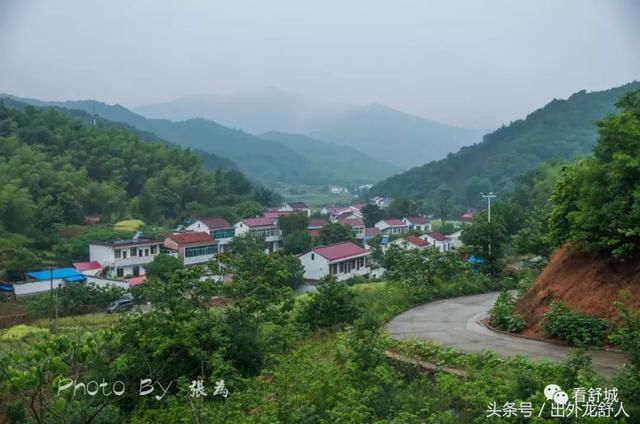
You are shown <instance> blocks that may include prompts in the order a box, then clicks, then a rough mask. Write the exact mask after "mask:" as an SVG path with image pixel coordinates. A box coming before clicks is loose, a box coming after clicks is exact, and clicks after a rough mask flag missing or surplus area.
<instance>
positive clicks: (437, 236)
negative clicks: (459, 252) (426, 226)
mask: <svg viewBox="0 0 640 424" xmlns="http://www.w3.org/2000/svg"><path fill="white" fill-rule="evenodd" d="M420 237H421V238H423V239H425V240H426V241H427V242H428V243H429V245H430V246H433V247H435V248H437V249H439V250H440V251H441V252H448V251H449V250H451V249H452V248H453V244H452V242H451V240H450V239H449V238H448V237H447V236H445V235H443V234H441V233H438V232H435V231H433V232H431V233H427V234H425V235H423V236H420Z"/></svg>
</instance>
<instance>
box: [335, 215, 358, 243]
mask: <svg viewBox="0 0 640 424" xmlns="http://www.w3.org/2000/svg"><path fill="white" fill-rule="evenodd" d="M338 222H339V223H340V224H343V225H347V226H349V227H351V231H353V235H354V236H355V238H356V239H358V240H362V239H363V238H364V222H363V221H362V219H360V218H338Z"/></svg>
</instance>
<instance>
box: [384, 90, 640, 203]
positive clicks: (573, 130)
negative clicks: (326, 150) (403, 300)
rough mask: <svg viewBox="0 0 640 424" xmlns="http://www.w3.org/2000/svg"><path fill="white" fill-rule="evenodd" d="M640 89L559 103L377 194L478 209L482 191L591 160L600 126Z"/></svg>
mask: <svg viewBox="0 0 640 424" xmlns="http://www.w3.org/2000/svg"><path fill="white" fill-rule="evenodd" d="M638 88H640V82H631V83H628V84H625V85H623V86H620V87H616V88H611V89H609V90H604V91H594V92H587V91H586V90H582V91H579V92H577V93H574V94H573V95H571V96H570V97H569V98H568V99H566V100H558V99H554V100H552V101H551V102H549V103H548V104H547V105H545V106H544V107H542V108H540V109H538V110H536V111H534V112H532V113H530V114H529V115H527V117H526V118H525V119H521V120H518V121H515V122H512V123H510V124H509V125H508V126H503V127H501V128H499V129H498V130H496V131H494V132H493V133H491V134H487V135H486V136H485V137H484V140H483V142H481V143H477V144H475V145H473V146H468V147H463V148H461V149H460V150H459V151H458V152H457V153H455V154H452V155H449V156H448V157H447V158H445V159H441V160H439V161H434V162H430V163H427V164H425V165H422V166H419V167H415V168H412V169H410V170H408V171H406V172H403V173H401V174H399V175H394V176H393V177H391V178H388V179H386V180H384V181H381V182H380V183H378V184H376V185H375V186H374V187H373V188H372V189H371V194H375V195H389V196H397V195H408V196H415V197H422V198H427V199H433V198H435V197H437V193H438V192H439V191H441V190H449V191H451V192H452V193H453V195H454V197H455V201H456V202H457V205H458V206H460V207H462V206H467V207H469V206H476V205H478V204H479V202H480V201H481V200H482V199H481V198H480V194H479V193H480V192H481V191H488V190H493V191H496V192H497V193H498V194H503V193H506V192H508V191H510V190H511V189H512V188H513V187H514V183H515V179H516V178H517V177H518V176H520V175H522V174H523V173H525V172H526V171H528V170H530V169H533V168H535V167H537V166H538V165H540V164H541V163H543V162H547V161H554V160H570V159H574V158H576V157H578V156H580V155H587V154H590V152H591V149H592V146H593V145H594V143H595V141H596V128H595V126H594V123H595V122H596V121H597V120H599V119H602V118H603V117H604V116H606V115H608V114H610V113H612V112H614V111H615V110H616V107H615V103H616V101H617V100H618V99H619V98H620V97H621V96H622V95H623V94H625V93H627V92H629V91H631V90H635V89H638Z"/></svg>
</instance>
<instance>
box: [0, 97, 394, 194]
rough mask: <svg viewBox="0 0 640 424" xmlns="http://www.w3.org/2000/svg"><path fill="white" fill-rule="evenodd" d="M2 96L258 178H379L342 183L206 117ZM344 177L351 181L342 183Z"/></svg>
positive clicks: (310, 162)
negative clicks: (94, 120) (106, 125)
mask: <svg viewBox="0 0 640 424" xmlns="http://www.w3.org/2000/svg"><path fill="white" fill-rule="evenodd" d="M0 97H8V98H14V99H16V100H18V101H22V102H24V103H28V104H32V105H34V106H41V107H42V106H45V107H46V106H48V107H51V106H54V107H61V108H65V109H77V110H82V111H84V112H87V113H95V114H96V115H99V116H101V117H103V118H105V119H107V120H110V121H114V122H122V123H125V124H128V125H131V126H133V127H135V128H136V129H138V130H141V131H146V132H150V133H153V134H155V135H157V136H158V137H160V138H162V139H165V140H167V141H170V142H173V143H176V144H179V145H181V146H185V147H191V148H193V149H198V150H202V151H205V152H209V153H213V154H215V155H218V156H220V157H223V158H229V159H231V160H232V161H233V162H235V163H236V164H237V165H238V167H239V169H240V170H241V171H243V172H245V173H246V174H247V175H249V176H251V177H252V178H254V179H256V180H258V181H260V182H271V183H275V182H285V183H302V184H333V183H336V182H343V183H344V182H350V183H359V182H375V181H376V180H370V179H369V178H368V176H369V174H370V173H369V172H368V173H367V175H365V176H364V177H363V176H360V175H358V174H357V172H355V171H353V172H351V173H349V174H346V175H343V176H342V179H341V180H340V181H336V180H335V178H334V177H335V175H333V173H330V174H327V173H325V172H324V171H323V167H318V166H316V165H314V158H313V157H312V158H307V157H305V156H304V155H301V154H300V153H298V152H297V151H296V150H294V149H291V148H290V147H288V146H286V145H284V144H282V143H279V142H277V141H272V140H268V139H264V138H260V137H256V136H253V135H251V134H248V133H246V132H244V131H241V130H234V129H230V128H227V127H224V126H222V125H220V124H218V123H216V122H214V121H209V120H206V119H202V118H195V119H189V120H186V121H180V122H173V121H169V120H164V119H147V118H145V117H143V116H141V115H138V114H136V113H133V112H131V111H130V110H128V109H126V108H125V107H123V106H120V105H108V104H105V103H101V102H98V101H94V100H80V101H64V102H58V101H52V102H46V101H40V100H34V99H23V98H20V97H16V96H11V95H1V94H0ZM397 171H398V169H397V168H396V169H394V168H392V167H389V169H387V168H386V167H382V168H381V169H380V172H379V173H378V175H379V179H382V178H384V177H387V176H389V175H392V174H393V173H394V172H397ZM345 179H347V180H349V181H344V180H345Z"/></svg>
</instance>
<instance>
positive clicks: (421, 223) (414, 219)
mask: <svg viewBox="0 0 640 424" xmlns="http://www.w3.org/2000/svg"><path fill="white" fill-rule="evenodd" d="M402 222H404V223H405V224H407V226H408V227H409V231H422V232H427V231H431V223H430V222H429V220H428V219H427V218H425V217H424V216H410V217H406V218H402Z"/></svg>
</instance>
